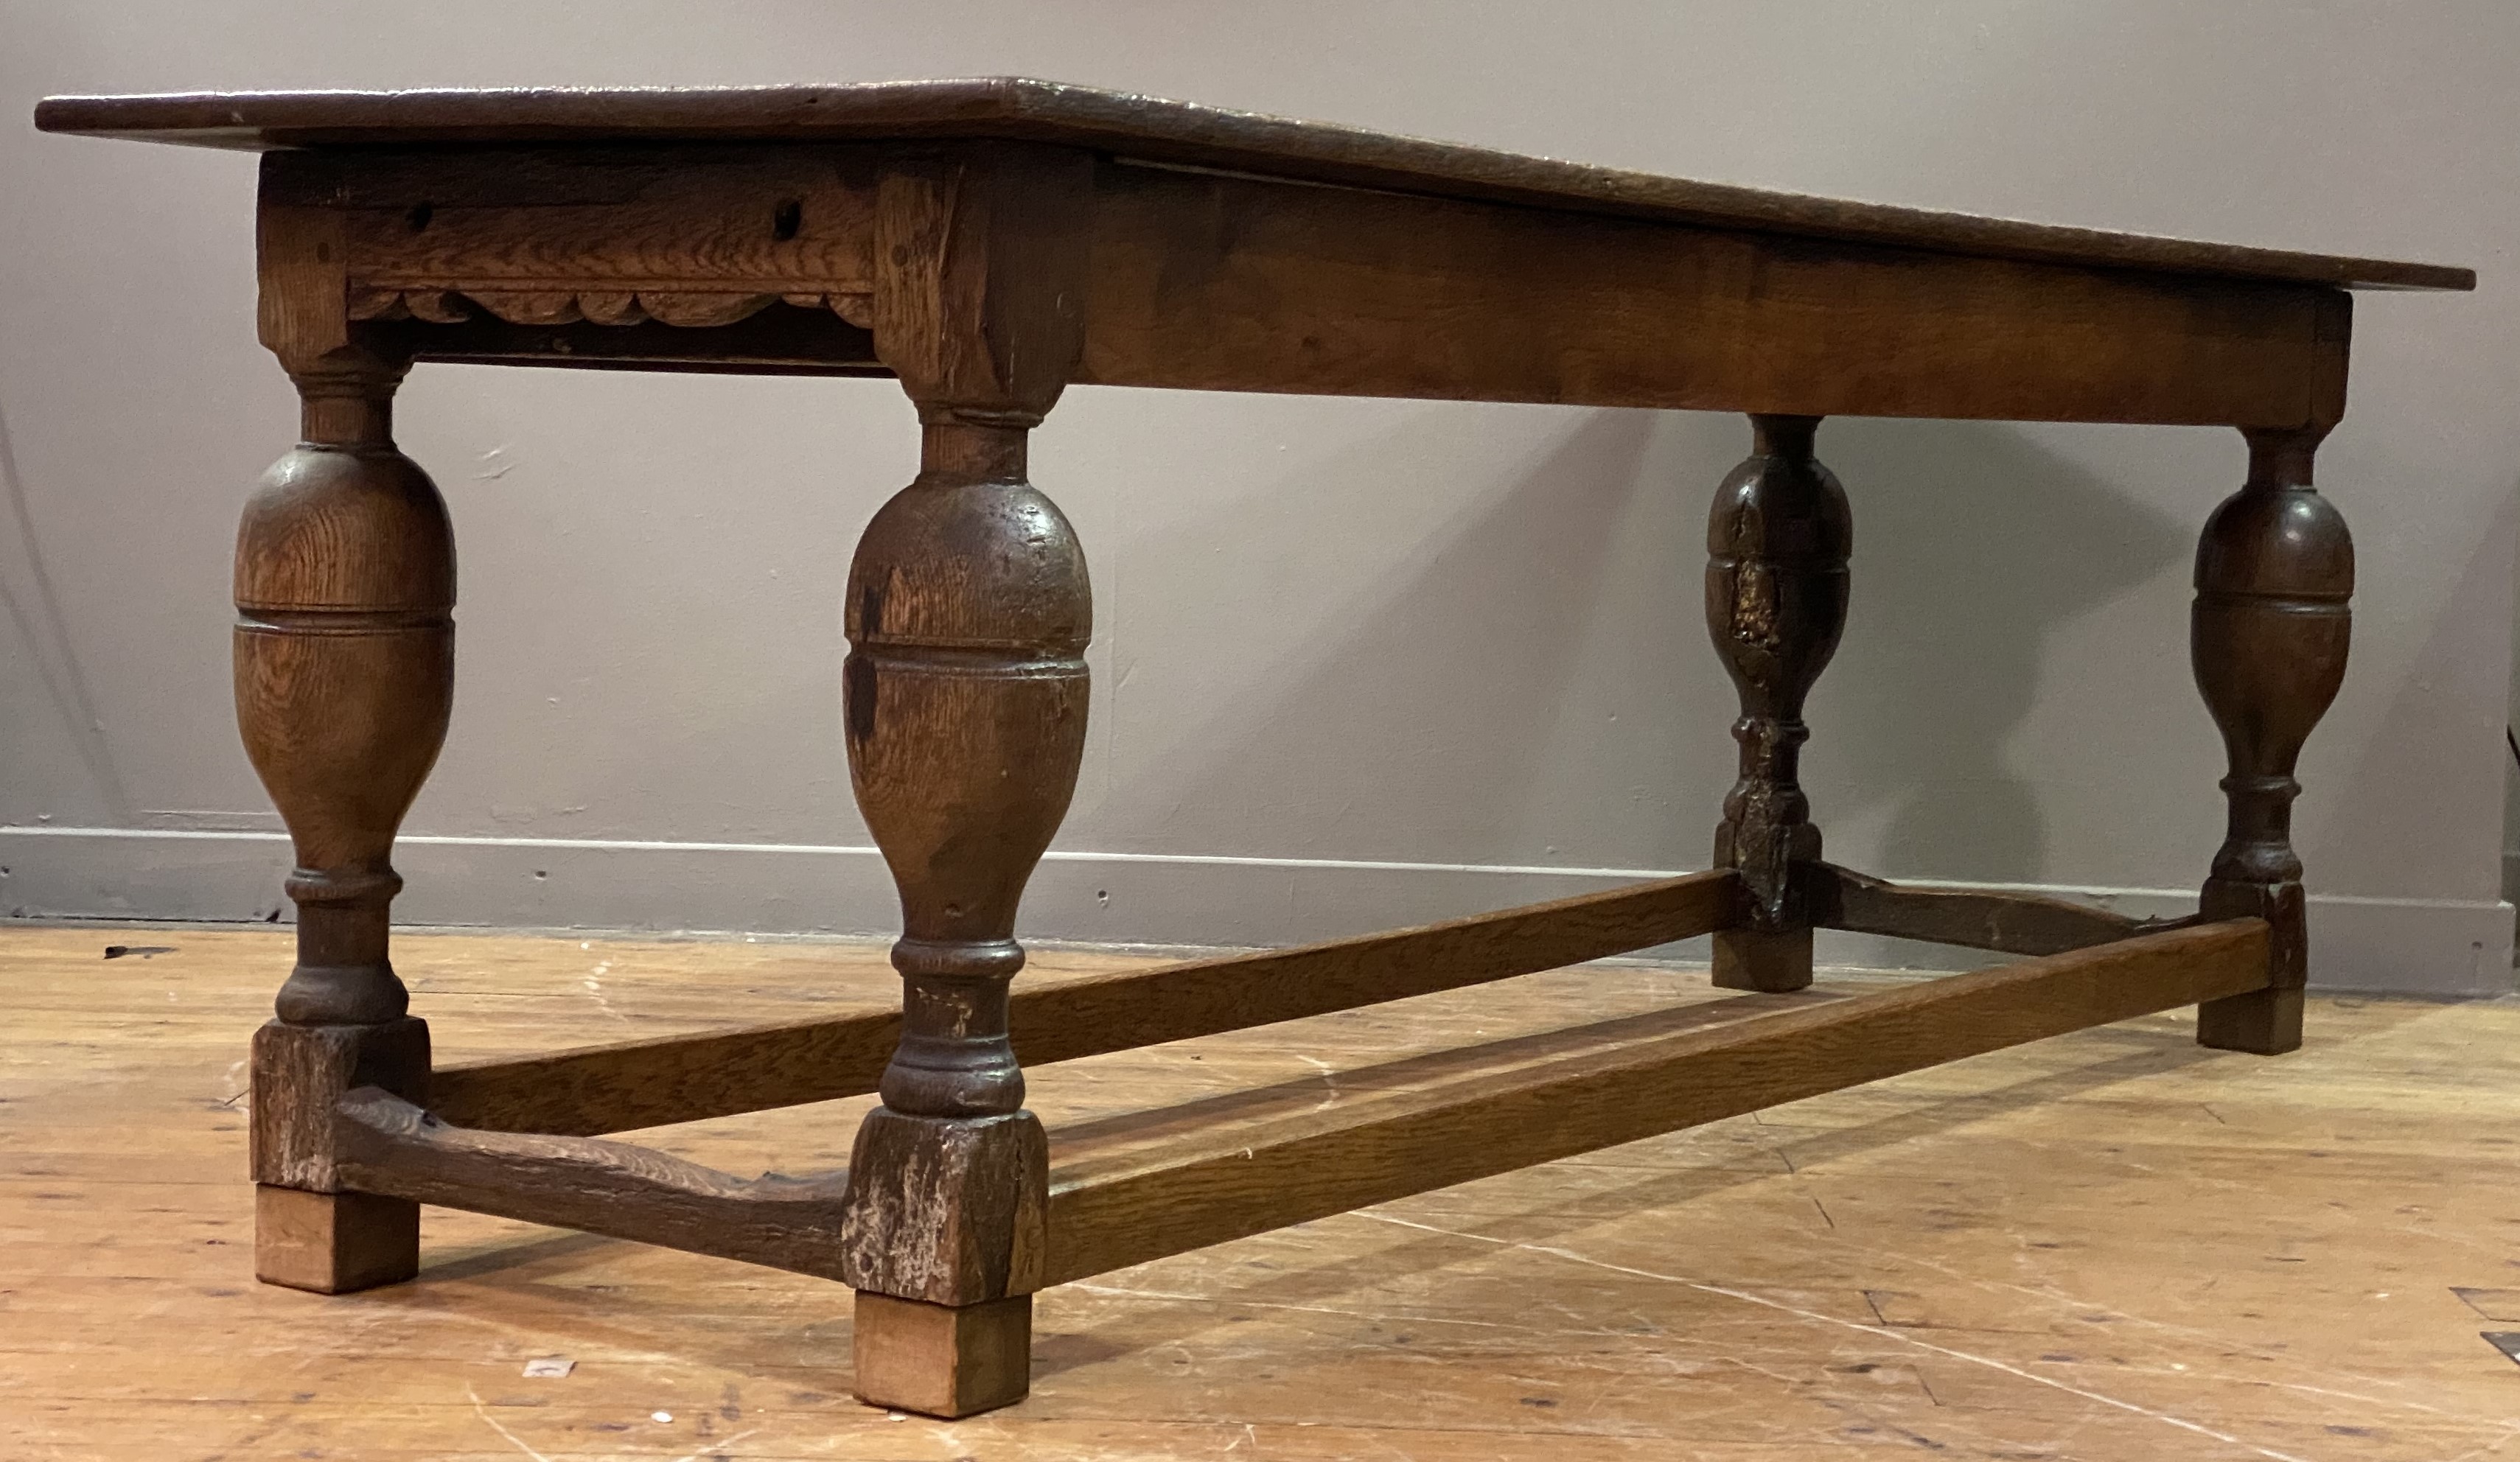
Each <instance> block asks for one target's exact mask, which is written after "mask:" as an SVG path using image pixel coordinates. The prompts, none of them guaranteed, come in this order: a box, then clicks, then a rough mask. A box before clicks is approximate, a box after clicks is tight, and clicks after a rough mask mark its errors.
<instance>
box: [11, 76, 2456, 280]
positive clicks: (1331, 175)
mask: <svg viewBox="0 0 2520 1462" xmlns="http://www.w3.org/2000/svg"><path fill="white" fill-rule="evenodd" d="M35 125H36V127H37V129H38V130H40V131H46V132H58V133H67V134H73V135H80V136H91V137H112V138H124V139H130V140H138V141H151V142H166V143H178V144H188V145H193V146H202V147H213V148H228V149H238V150H245V151H256V152H259V151H272V150H287V149H309V148H334V147H368V146H390V145H404V146H428V145H443V146H462V145H492V144H502V143H505V144H553V145H565V144H570V143H606V142H609V143H629V144H638V143H651V144H666V143H707V142H779V141H786V142H817V141H821V142H840V141H884V140H919V139H940V138H964V139H981V138H1005V139H1008V140H1014V141H1032V142H1045V143H1063V144H1068V145H1074V146H1082V147H1090V148H1094V149H1097V150H1099V151H1103V152H1109V153H1114V154H1117V155H1125V156H1131V157H1143V158H1146V159H1147V160H1150V161H1157V162H1173V163H1180V164H1187V165H1193V166H1208V167H1219V168H1228V169H1232V170H1236V171H1244V172H1252V173H1259V174H1264V175H1270V176H1281V177H1286V178H1290V179H1295V180H1300V181H1312V182H1325V183H1334V184H1347V185H1352V186H1360V187H1370V188H1378V189H1385V190H1389V191H1395V192H1407V193H1420V194H1433V195H1436V196H1442V197H1458V198H1465V199H1480V200H1487V201H1503V202H1512V203H1520V204H1527V205H1535V206H1543V207H1556V208H1562V209H1568V210H1573V211H1586V212H1606V213H1612V214H1618V215H1624V216H1632V217H1641V218H1646V219H1653V220H1660V221H1665V222H1674V223H1686V224H1693V225H1697V226H1701V227H1719V228H1732V229H1742V230H1748V231H1752V232H1764V233H1778V234H1785V235H1799V236H1806V237H1816V238H1826V239H1840V240H1848V241H1853V242H1859V243H1871V244H1892V245H1897V246H1904V247H1913V248H1925V249H1933V250H1938V251H1943V252H1952V253H1963V254H1982V255H1991V256H1997V257H2013V258H2025V259H2032V260H2038V261H2042V262H2049V263H2062V264H2078V265H2086V266H2093V267H2101V268H2115V269H2132V270H2137V271H2142V272H2149V273H2160V274H2175V275H2201V276H2209V277H2216V278H2225V279H2243V280H2266V281H2275V282H2285V283H2295V284H2313V285H2325V286H2329V287H2331V288H2349V289H2364V288H2394V289H2425V290H2460V289H2472V288H2475V284H2476V276H2475V273H2474V271H2472V270H2468V269H2464V268H2457V267H2453V266H2448V265H2440V264H2430V263H2417V262H2409V261H2404V260H2392V259H2369V258H2359V257H2353V256H2346V255H2335V254H2319V253H2306V252H2297V251H2292V250H2285V249H2272V248H2261V247H2255V246H2249V245H2241V244H2214V243H2208V242H2204V241H2198V240H2187V239H2176V238H2169V237H2164V236H2159V235H2149V234H2130V233H2117V232H2109V231H2104V230H2097V229H2087V228H2077V227H2071V226H2065V225H2058V224H2048V223H2032V222H2027V221H2023V220H2018V219H2007V218H1994V217H1986V216H1981V215H1977V214H1967V213H1955V212H1946V211H1938V210H1933V209H1924V208H1912V207H1906V206H1903V205H1899V204H1889V203H1873V202H1862V201H1854V200H1848V199H1829V198H1820V197H1815V196H1811V195H1805V194H1794V193H1781V192H1775V191H1770V190H1765V189H1758V188H1748V187H1743V186H1740V185H1737V184H1729V183H1706V182H1698V181H1694V180H1690V179H1686V178H1676V177H1668V176H1664V175H1661V174H1654V173H1644V172H1637V171H1631V170H1627V169H1620V168H1611V167H1602V166H1597V165H1594V164H1590V163H1581V162H1570V161H1564V160H1560V159H1556V158H1549V157H1535V156H1529V155H1521V154H1515V153H1508V152H1501V151H1497V150H1494V149H1489V148H1480V147H1471V146H1467V145H1463V144H1457V143H1444V142H1432V141H1427V140H1425V139H1421V138H1416V137H1407V136H1401V135H1397V134H1391V133H1382V132H1373V131H1369V130H1365V129H1362V128H1356V127H1349V126H1343V125H1338V124H1334V123H1327V122H1313V121H1298V120H1292V119H1289V118H1285V117H1279V116H1270V115H1265V114H1262V113H1257V112H1246V111H1227V110H1223V109H1219V108H1213V107H1205V106H1199V105H1195V104H1192V103H1184V102H1173V101H1167V100H1163V99H1160V98H1154V97H1146V96H1138V95H1133V94H1129V93H1123V92H1114V91H1105V90H1101V89H1097V88H1092V87H1083V86H1072V85H1067V84H1064V83H1058V82H1048V81H1037V80H1033V79H1030V78H1025V77H987V78H976V79H967V80H944V81H887V82H864V83H852V84H845V85H832V86H777V87H741V88H533V89H488V90H415V91H288V92H234V93H227V92H192V93H160V94H151V95H130V96H61V97H49V98H46V99H45V100H43V101H42V102H41V103H40V104H38V106H37V107H36V109H35Z"/></svg>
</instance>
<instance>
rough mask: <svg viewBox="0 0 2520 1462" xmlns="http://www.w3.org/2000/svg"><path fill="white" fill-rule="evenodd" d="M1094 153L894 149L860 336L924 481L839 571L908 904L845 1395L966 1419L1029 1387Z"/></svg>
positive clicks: (869, 789) (886, 835)
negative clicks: (1040, 972)
mask: <svg viewBox="0 0 2520 1462" xmlns="http://www.w3.org/2000/svg"><path fill="white" fill-rule="evenodd" d="M1091 168H1092V163H1091V159H1090V158H1088V157H1086V156H1084V155H1077V154H1069V153H1062V152H1058V151H1056V150H1050V149H1026V148H1017V147H1010V146H999V145H980V146H970V147H964V148H959V149H951V150H947V151H945V152H943V153H940V154H939V155H935V156H934V157H932V158H929V159H925V160H923V161H912V162H903V163H899V164H896V165H894V166H893V167H892V168H891V169H890V170H888V171H887V172H886V173H885V174H884V175H883V177H882V178H881V179H880V181H879V184H878V193H877V294H876V344H877V351H878V353H879V354H880V355H881V356H882V358H883V360H884V362H885V364H887V365H889V366H890V367H892V369H893V370H894V372H895V373H896V374H897V375H898V376H899V377H901V381H902V384H903V386H904V388H905V389H906V390H907V391H908V392H909V393H910V396H911V398H912V399H913V400H914V401H916V402H917V403H918V405H919V409H920V420H921V421H922V427H923V433H924V435H923V441H922V456H921V463H920V472H919V477H918V479H917V480H916V481H914V482H913V483H912V484H911V485H910V486H909V487H907V488H905V489H904V490H903V491H902V492H901V493H900V494H899V495H898V496H896V497H894V498H893V499H892V501H891V502H889V503H887V504H885V505H884V507H883V509H881V510H880V511H879V512H877V514H876V517H875V520H874V522H872V523H871V524H869V525H868V528H867V531H866V536H865V538H864V539H863V540H862V541H861V542H860V544H859V546H858V551H857V556H856V559H855V561H854V562H853V563H852V564H851V565H850V569H849V585H848V599H847V608H846V614H845V619H846V625H847V631H848V637H849V642H850V644H851V652H850V654H849V657H848V661H847V665H846V668H845V672H844V674H843V676H842V686H843V700H844V708H845V717H844V719H845V723H846V733H847V741H848V754H849V775H850V778H851V782H852V785H853V786H854V788H855V790H856V792H857V799H858V807H859V809H860V810H861V811H862V812H863V813H864V814H865V816H866V820H867V825H868V827H869V829H870V830H871V831H872V832H873V833H874V835H875V840H876V843H877V846H878V847H880V848H881V849H882V850H883V856H884V861H885V862H886V864H889V865H890V868H891V870H892V876H893V880H894V882H895V884H896V885H897V886H898V887H899V890H900V894H901V912H902V938H901V940H900V942H899V943H898V944H896V945H895V946H894V947H893V955H892V960H893V966H894V968H896V969H897V970H899V971H900V973H901V979H902V1015H903V1021H902V1037H901V1042H900V1045H899V1047H898V1049H896V1050H895V1052H894V1053H893V1057H892V1061H891V1064H890V1065H889V1066H888V1067H887V1068H886V1069H885V1071H884V1075H883V1079H882V1083H881V1086H880V1090H881V1093H882V1097H883V1105H882V1106H880V1107H878V1108H877V1109H876V1110H875V1111H874V1112H873V1113H871V1114H869V1116H868V1117H867V1119H866V1122H865V1125H864V1126H862V1127H861V1128H860V1129H859V1130H858V1135H857V1142H856V1146H855V1149H854V1152H853V1154H852V1156H851V1160H850V1164H849V1193H848V1206H847V1209H846V1212H845V1214H844V1216H843V1221H842V1229H841V1253H842V1272H843V1273H844V1275H845V1276H846V1277H847V1279H848V1281H849V1283H850V1284H851V1286H852V1287H854V1288H855V1289H856V1290H857V1291H858V1297H857V1321H856V1331H855V1347H854V1349H855V1354H856V1378H855V1389H856V1392H857V1394H858V1396H860V1397H862V1398H864V1399H865V1400H867V1401H869V1402H871V1403H874V1404H877V1405H882V1406H895V1407H900V1408H903V1409H906V1410H913V1411H920V1412H924V1413H927V1414H930V1415H937V1416H948V1417H951V1416H964V1415H968V1414H970V1413H972V1412H975V1411H982V1410H986V1409H989V1408H990V1407H994V1406H1003V1405H1006V1404H1008V1403H1009V1402H1012V1401H1014V1400H1017V1399H1020V1398H1021V1397H1022V1396H1023V1395H1024V1393H1025V1391H1026V1389H1027V1388H1028V1386H1029V1385H1030V1377H1031V1361H1030V1349H1031V1327H1032V1293H1031V1292H1032V1291H1033V1290H1034V1289H1036V1288H1038V1287H1039V1285H1040V1283H1041V1275H1042V1272H1043V1266H1044V1263H1045V1260H1046V1257H1047V1256H1046V1252H1045V1251H1046V1246H1047V1243H1048V1232H1047V1216H1048V1203H1049V1196H1048V1188H1049V1148H1048V1143H1047V1142H1046V1140H1045V1139H1044V1137H1043V1134H1042V1129H1041V1124H1040V1123H1039V1121H1037V1120H1036V1119H1035V1118H1034V1117H1033V1115H1032V1114H1031V1113H1030V1112H1027V1111H1024V1110H1023V1089H1024V1087H1023V1074H1022V1072H1021V1071H1019V1070H1018V1069H1017V1068H1016V1065H1015V1057H1014V1051H1013V1048H1012V1045H1011V1044H1010V1042H1009V1039H1008V1033H1007V999H1008V985H1009V982H1010V981H1011V980H1012V979H1013V977H1014V974H1015V972H1016V971H1017V970H1019V969H1021V968H1022V967H1023V959H1024V955H1023V950H1022V947H1021V946H1019V945H1017V944H1016V943H1015V939H1014V923H1015V909H1016V906H1017V904H1018V903H1019V902H1020V900H1021V898H1022V896H1023V889H1024V883H1025V881H1026V880H1027V879H1028V878H1029V877H1030V876H1031V874H1032V870H1033V866H1034V864H1036V863H1037V862H1038V861H1039V860H1040V858H1041V855H1042V852H1043V850H1044V849H1045V848H1047V847H1048V846H1049V844H1050V839H1051V836H1052V834H1053V833H1055V832H1056V831H1057V828H1058V822H1059V820H1060V819H1061V818H1062V817H1064V816H1065V815H1066V812H1067V802H1068V797H1069V794H1070V793H1071V792H1072V791H1073V790H1074V789H1075V785H1076V769H1077V765H1078V762H1079V761H1080V759H1081V758H1082V757H1083V755H1084V749H1085V712H1086V694H1087V678H1086V669H1085V661H1084V658H1083V657H1084V652H1085V646H1086V642H1087V640H1088V638H1089V637H1090V635H1091V631H1092V615H1093V608H1092V599H1091V596H1090V594H1089V591H1088V588H1087V583H1086V574H1085V556H1084V554H1083V551H1082V550H1081V549H1079V548H1078V546H1077V542H1076V535H1075V533H1074V532H1073V531H1072V530H1071V529H1070V528H1069V526H1068V524H1067V520H1066V519H1065V518H1064V517H1062V516H1061V515H1060V514H1059V511H1058V509H1057V507H1055V506H1054V505H1053V504H1052V503H1051V501H1050V500H1049V499H1048V498H1046V497H1044V496H1043V495H1042V494H1041V493H1040V492H1039V491H1037V490H1036V489H1035V488H1034V487H1033V486H1032V484H1031V483H1030V481H1029V480H1027V469H1026V463H1025V447H1026V441H1027V438H1028V435H1029V432H1030V429H1031V427H1032V426H1033V425H1035V424H1036V423H1038V422H1039V421H1040V420H1041V418H1042V416H1043V414H1044V413H1046V412H1047V411H1048V410H1049V409H1050V407H1051V405H1052V403H1053V402H1055V401H1056V400H1057V396H1058V393H1059V390H1060V388H1061V386H1063V384H1064V383H1065V379H1066V376H1067V373H1068V372H1069V371H1070V370H1071V369H1072V367H1073V365H1074V362H1075V360H1076V358H1077V350H1078V348H1079V346H1080V342H1081V335H1080V333H1079V329H1080V327H1079V321H1078V317H1077V313H1076V312H1077V307H1078V302H1079V301H1081V300H1082V299H1083V297H1084V294H1085V290H1084V288H1082V280H1081V268H1080V266H1081V261H1082V252H1081V249H1082V246H1083V240H1084V238H1085V237H1086V236H1085V232H1084V229H1085V224H1086V223H1087V221H1088V220H1087V214H1086V212H1085V209H1086V208H1087V207H1088V206H1089V205H1090V197H1089V195H1090V188H1091V177H1092V172H1091Z"/></svg>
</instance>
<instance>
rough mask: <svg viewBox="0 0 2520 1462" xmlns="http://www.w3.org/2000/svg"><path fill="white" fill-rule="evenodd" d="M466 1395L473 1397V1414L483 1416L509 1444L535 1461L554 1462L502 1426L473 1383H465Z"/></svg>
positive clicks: (485, 1422)
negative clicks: (474, 1388)
mask: <svg viewBox="0 0 2520 1462" xmlns="http://www.w3.org/2000/svg"><path fill="white" fill-rule="evenodd" d="M464 1395H465V1396H469V1397H471V1398H472V1414H473V1415H474V1416H477V1417H479V1418H481V1424H482V1425H483V1426H486V1427H488V1428H489V1429H490V1430H491V1431H493V1432H496V1433H498V1434H499V1435H500V1436H502V1437H505V1438H506V1439H508V1444H509V1445H510V1446H513V1447H515V1448H516V1449H517V1450H518V1451H520V1452H522V1453H524V1454H525V1455H526V1456H528V1457H531V1458H533V1459H534V1462H552V1459H551V1458H549V1457H546V1456H544V1455H543V1454H542V1453H540V1452H538V1451H535V1450H534V1449H533V1448H532V1447H529V1446H527V1445H525V1440H524V1439H523V1438H521V1437H519V1436H517V1434H516V1433H514V1432H511V1431H509V1430H508V1429H507V1428H506V1427H504V1426H501V1425H500V1424H499V1419H498V1418H497V1417H495V1416H492V1415H491V1414H490V1408H489V1406H488V1405H487V1404H485V1403H484V1402H483V1401H482V1399H481V1393H479V1392H477V1391H474V1390H473V1389H472V1383H470V1382H467V1383H465V1387H464Z"/></svg>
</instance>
